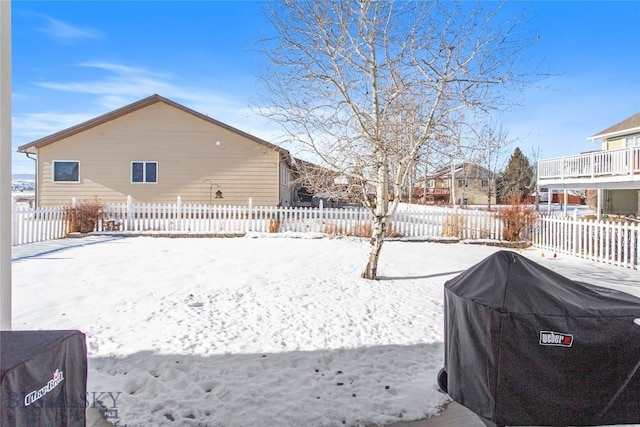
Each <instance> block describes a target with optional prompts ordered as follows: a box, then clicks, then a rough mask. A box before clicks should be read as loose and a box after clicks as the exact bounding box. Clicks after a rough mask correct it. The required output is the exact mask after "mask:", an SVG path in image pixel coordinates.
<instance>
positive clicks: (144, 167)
mask: <svg viewBox="0 0 640 427" xmlns="http://www.w3.org/2000/svg"><path fill="white" fill-rule="evenodd" d="M136 163H142V181H134V180H133V165H134V164H136ZM149 163H153V164H155V165H156V180H155V181H147V164H149ZM129 171H130V174H129V179H130V180H131V183H132V184H157V183H158V176H159V171H158V161H157V160H133V161H132V162H131V169H130V170H129Z"/></svg>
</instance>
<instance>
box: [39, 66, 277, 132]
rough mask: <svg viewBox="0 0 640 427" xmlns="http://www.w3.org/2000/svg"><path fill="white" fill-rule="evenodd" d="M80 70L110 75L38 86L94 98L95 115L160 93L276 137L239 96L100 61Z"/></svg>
mask: <svg viewBox="0 0 640 427" xmlns="http://www.w3.org/2000/svg"><path fill="white" fill-rule="evenodd" d="M78 67H85V68H92V69H95V70H97V71H103V72H106V75H103V76H100V78H95V79H91V80H86V81H69V82H53V81H49V82H40V83H37V85H38V86H41V87H44V88H47V89H51V90H54V91H60V92H70V93H77V94H84V95H88V96H90V97H91V98H92V99H91V101H90V104H91V105H98V106H100V111H99V112H97V113H96V114H95V115H99V114H103V113H106V112H108V111H111V110H114V109H116V108H120V107H123V106H125V105H127V104H129V103H131V102H135V101H138V100H140V99H142V98H145V97H147V96H150V95H152V94H156V93H157V94H158V95H161V96H164V97H166V98H169V99H171V100H173V101H176V102H178V103H181V104H183V105H185V106H186V107H189V108H191V109H193V110H195V111H198V112H200V113H202V114H206V115H208V116H209V117H212V118H214V119H216V120H219V121H221V122H224V123H227V124H229V125H231V126H234V127H236V128H238V129H241V130H243V131H244V132H247V133H250V134H252V135H255V136H258V137H260V138H263V139H266V140H269V141H273V140H274V138H275V136H274V135H275V132H274V131H273V127H272V126H271V125H270V124H269V122H268V121H267V120H266V119H265V118H263V117H261V116H259V115H258V114H257V113H256V112H255V110H253V109H252V108H251V107H250V106H249V105H248V104H249V101H248V100H246V99H241V98H238V97H237V96H235V95H232V94H228V93H224V92H218V91H215V90H211V89H208V88H202V87H196V86H192V85H181V84H176V83H174V82H173V81H172V80H173V76H172V75H171V74H167V73H162V72H158V71H151V70H148V69H145V68H141V67H134V66H129V65H123V64H117V63H110V62H99V61H96V62H85V63H81V64H78ZM86 105H87V104H86V103H85V104H84V105H83V108H84V109H86ZM67 108H69V107H67ZM75 124H77V123H75Z"/></svg>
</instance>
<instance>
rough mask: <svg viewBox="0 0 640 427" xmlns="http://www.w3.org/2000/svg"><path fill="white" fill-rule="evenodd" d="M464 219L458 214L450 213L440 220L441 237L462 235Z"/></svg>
mask: <svg viewBox="0 0 640 427" xmlns="http://www.w3.org/2000/svg"><path fill="white" fill-rule="evenodd" d="M464 225H465V219H464V216H462V215H460V214H451V215H447V216H445V217H444V220H443V221H442V237H459V238H461V237H462V230H463V229H464Z"/></svg>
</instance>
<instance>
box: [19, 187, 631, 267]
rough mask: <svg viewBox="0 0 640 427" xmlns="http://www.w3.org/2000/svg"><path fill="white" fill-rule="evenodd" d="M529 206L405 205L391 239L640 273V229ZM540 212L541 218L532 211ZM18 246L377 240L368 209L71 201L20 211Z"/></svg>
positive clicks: (391, 227)
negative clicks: (105, 236) (300, 235)
mask: <svg viewBox="0 0 640 427" xmlns="http://www.w3.org/2000/svg"><path fill="white" fill-rule="evenodd" d="M531 214H532V212H531V211H530V210H527V208H526V207H523V206H514V207H513V208H511V209H509V208H507V209H504V208H503V209H501V210H500V211H499V212H487V211H482V210H470V209H459V208H448V207H434V206H423V205H407V204H401V205H400V206H399V207H398V210H397V211H396V213H395V215H394V216H393V218H392V219H391V222H390V223H389V224H388V229H387V235H388V237H389V238H406V239H425V240H430V239H434V240H437V239H461V240H487V241H503V240H527V241H531V242H532V243H533V244H534V245H535V246H536V247H539V248H542V249H544V250H548V251H550V252H551V251H553V252H558V253H564V254H569V255H574V256H577V257H582V258H586V259H590V260H593V261H598V262H605V263H610V264H614V265H617V266H622V267H626V268H632V269H639V267H638V265H639V264H640V260H639V258H640V254H639V253H638V241H639V240H640V226H638V225H637V224H632V223H613V222H606V221H593V220H584V219H580V218H578V216H577V212H576V213H574V215H573V217H558V216H539V217H538V216H535V222H534V221H533V220H532V217H531ZM534 215H535V214H534ZM12 224H13V226H12V244H13V245H20V244H24V243H33V242H39V241H44V240H52V239H58V238H63V237H66V236H67V235H69V233H71V232H80V233H86V232H97V233H122V234H123V235H127V234H137V233H142V234H144V233H148V234H154V233H169V234H178V235H243V234H245V233H248V232H258V233H284V232H316V233H326V234H329V235H332V236H335V235H341V236H359V237H369V236H370V235H371V230H372V223H371V214H370V213H369V211H368V210H366V209H364V208H357V207H354V208H324V207H322V205H321V206H320V207H319V208H301V207H275V206H253V202H252V201H251V199H249V201H248V203H247V205H244V206H226V205H202V204H199V205H198V204H185V203H182V200H181V198H180V197H178V199H177V200H176V203H167V204H148V203H134V202H133V200H132V199H131V197H129V198H127V202H126V203H116V204H101V203H99V202H98V201H97V200H93V201H82V202H78V201H77V200H74V201H72V203H70V204H69V205H68V206H65V207H51V208H40V209H32V208H28V207H24V208H14V210H13V219H12Z"/></svg>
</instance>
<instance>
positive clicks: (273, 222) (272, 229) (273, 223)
mask: <svg viewBox="0 0 640 427" xmlns="http://www.w3.org/2000/svg"><path fill="white" fill-rule="evenodd" d="M279 231H280V220H279V219H270V220H269V233H277V232H279Z"/></svg>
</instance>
